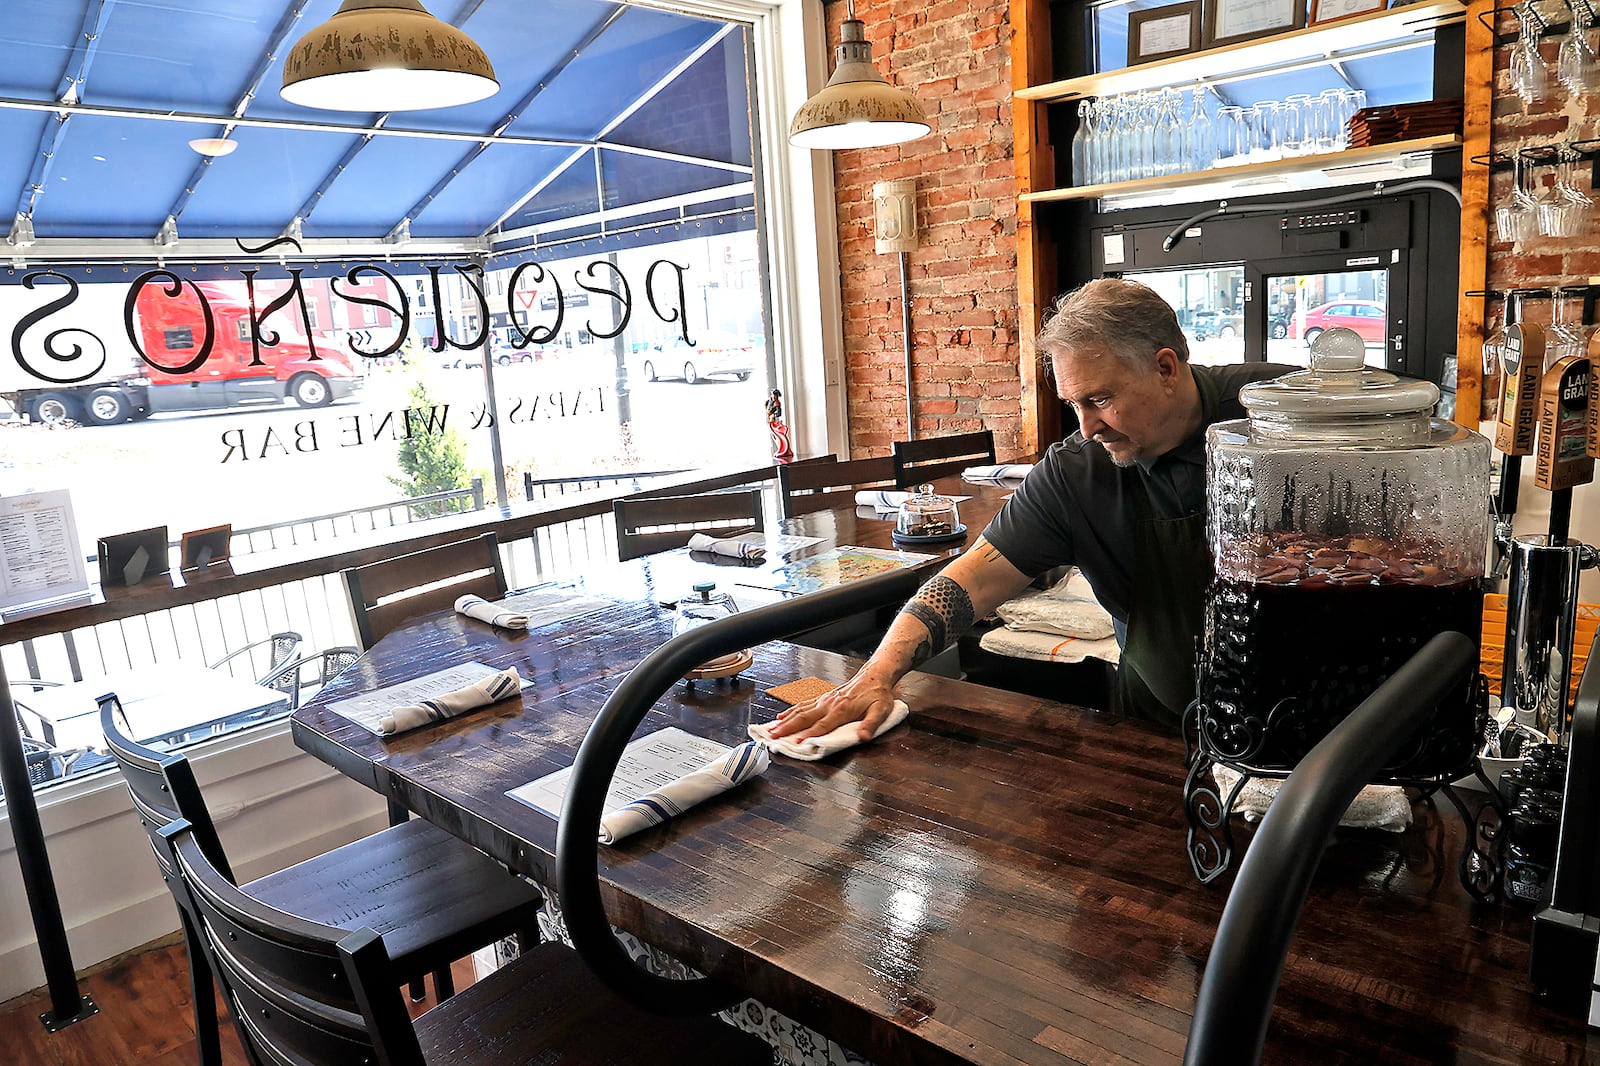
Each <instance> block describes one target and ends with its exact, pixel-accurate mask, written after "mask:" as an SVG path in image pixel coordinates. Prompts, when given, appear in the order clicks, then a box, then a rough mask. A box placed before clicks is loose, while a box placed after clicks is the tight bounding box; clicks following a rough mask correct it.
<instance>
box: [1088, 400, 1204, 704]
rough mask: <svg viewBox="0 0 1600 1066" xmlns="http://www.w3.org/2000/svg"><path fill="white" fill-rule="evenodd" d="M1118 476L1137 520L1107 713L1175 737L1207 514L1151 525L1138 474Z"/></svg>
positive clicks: (1191, 670) (1196, 630)
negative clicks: (1124, 627) (1128, 597)
mask: <svg viewBox="0 0 1600 1066" xmlns="http://www.w3.org/2000/svg"><path fill="white" fill-rule="evenodd" d="M1201 389H1202V398H1203V399H1202V402H1203V403H1204V402H1205V401H1206V400H1207V399H1209V403H1207V404H1206V408H1205V409H1206V410H1207V411H1211V410H1215V406H1216V399H1215V397H1214V396H1212V397H1207V396H1206V390H1205V387H1204V386H1203V385H1202V386H1201ZM1123 476H1124V477H1125V478H1127V479H1128V480H1127V483H1128V487H1129V495H1130V496H1131V497H1132V502H1133V513H1134V519H1135V531H1134V556H1133V600H1132V602H1131V603H1130V604H1129V608H1128V638H1127V641H1126V643H1124V645H1123V648H1122V662H1121V665H1120V666H1119V667H1118V668H1117V690H1116V692H1115V693H1113V695H1112V701H1111V706H1112V708H1113V709H1114V710H1116V711H1117V712H1118V713H1120V714H1127V715H1132V716H1134V717H1137V718H1146V719H1150V720H1152V721H1157V722H1161V723H1163V724H1165V725H1168V726H1171V727H1172V729H1173V730H1174V731H1176V730H1177V729H1178V727H1179V726H1180V725H1181V723H1182V721H1183V710H1184V708H1185V707H1187V706H1188V705H1189V701H1190V700H1192V699H1194V697H1195V642H1196V641H1197V640H1198V639H1199V637H1200V629H1201V623H1202V618H1203V611H1204V605H1205V590H1206V586H1207V585H1209V584H1210V582H1211V573H1212V571H1211V553H1210V551H1209V549H1208V548H1207V547H1206V515H1205V509H1204V508H1203V507H1202V508H1201V510H1200V511H1199V512H1197V513H1195V514H1192V515H1188V516H1186V517H1183V518H1156V517H1154V516H1153V515H1152V513H1151V510H1150V494H1149V493H1148V492H1146V491H1145V487H1144V478H1143V476H1142V475H1141V474H1140V472H1139V471H1138V470H1136V469H1131V468H1130V469H1128V470H1125V471H1124V472H1123Z"/></svg>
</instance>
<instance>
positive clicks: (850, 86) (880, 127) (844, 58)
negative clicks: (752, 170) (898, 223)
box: [789, 0, 933, 149]
mask: <svg viewBox="0 0 1600 1066" xmlns="http://www.w3.org/2000/svg"><path fill="white" fill-rule="evenodd" d="M839 38H840V39H839V51H838V59H837V61H836V64H835V66H834V68H833V77H831V78H829V79H828V84H827V85H824V86H823V87H822V90H821V91H820V92H818V93H817V94H816V95H815V96H813V97H812V98H811V99H809V100H807V101H806V102H805V103H803V104H801V105H800V109H799V110H798V111H796V112H795V113H794V118H793V119H791V120H790V122H789V143H790V144H792V145H794V146H795V147H796V148H824V149H825V148H880V147H882V146H884V145H888V144H903V143H904V142H906V141H911V140H915V139H916V138H918V137H922V136H925V135H926V134H927V133H928V132H929V131H930V130H931V129H932V128H933V127H932V126H930V125H928V118H927V116H926V115H925V114H924V113H923V110H922V105H921V104H920V103H918V102H917V98H916V97H914V96H912V95H911V94H910V93H908V92H905V91H903V90H900V89H896V88H895V87H894V86H892V85H890V84H889V83H888V82H886V81H884V80H883V75H882V74H879V73H878V68H877V67H875V66H873V65H872V45H871V44H869V43H868V42H867V27H866V23H864V22H862V21H861V20H860V19H858V18H856V4H855V0H850V4H849V10H848V13H847V14H846V17H845V20H844V26H843V27H842V28H841V31H840V34H839Z"/></svg>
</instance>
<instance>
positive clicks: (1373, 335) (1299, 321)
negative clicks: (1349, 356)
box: [1289, 300, 1389, 344]
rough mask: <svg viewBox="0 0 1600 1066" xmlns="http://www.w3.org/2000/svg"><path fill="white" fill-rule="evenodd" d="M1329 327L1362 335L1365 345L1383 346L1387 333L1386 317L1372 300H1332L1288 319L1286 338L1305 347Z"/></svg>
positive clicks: (1387, 317) (1381, 306)
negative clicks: (1348, 329)
mask: <svg viewBox="0 0 1600 1066" xmlns="http://www.w3.org/2000/svg"><path fill="white" fill-rule="evenodd" d="M1332 326H1346V327H1348V328H1350V329H1353V330H1355V331H1356V332H1357V333H1359V334H1361V339H1362V340H1364V341H1366V342H1367V343H1368V344H1382V343H1384V341H1385V340H1386V339H1387V337H1388V333H1389V314H1388V311H1387V309H1386V308H1385V307H1384V305H1383V304H1381V303H1378V302H1377V301H1375V300H1335V301H1333V302H1331V303H1325V304H1322V305H1320V306H1318V307H1313V308H1311V309H1309V310H1306V311H1296V312H1295V313H1294V317H1293V318H1292V319H1290V320H1289V336H1291V337H1300V338H1302V339H1304V340H1305V342H1306V343H1307V344H1310V343H1311V342H1312V341H1314V340H1316V339H1317V337H1318V336H1320V335H1321V334H1322V331H1323V330H1325V329H1328V328H1330V327H1332Z"/></svg>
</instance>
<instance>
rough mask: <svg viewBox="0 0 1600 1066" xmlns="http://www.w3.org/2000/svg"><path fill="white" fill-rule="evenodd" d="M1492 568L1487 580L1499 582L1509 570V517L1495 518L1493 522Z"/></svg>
mask: <svg viewBox="0 0 1600 1066" xmlns="http://www.w3.org/2000/svg"><path fill="white" fill-rule="evenodd" d="M1494 549H1495V563H1494V568H1493V569H1492V570H1490V571H1489V580H1490V581H1493V582H1500V581H1504V580H1505V579H1506V575H1507V574H1509V573H1510V572H1511V519H1510V518H1498V517H1497V518H1496V519H1495V522H1494Z"/></svg>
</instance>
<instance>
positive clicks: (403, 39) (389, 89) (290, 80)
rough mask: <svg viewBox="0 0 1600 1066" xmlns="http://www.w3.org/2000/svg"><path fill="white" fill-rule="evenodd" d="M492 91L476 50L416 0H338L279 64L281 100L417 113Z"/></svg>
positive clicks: (490, 72) (490, 75)
mask: <svg viewBox="0 0 1600 1066" xmlns="http://www.w3.org/2000/svg"><path fill="white" fill-rule="evenodd" d="M499 91H500V83H499V82H498V81H497V80H496V79H495V76H494V67H493V66H492V65H491V64H490V63H489V57H488V56H486V55H484V54H483V49H482V48H479V47H478V45H477V43H476V42H474V41H473V40H472V38H470V37H468V36H467V35H466V34H465V33H462V32H461V31H460V30H458V29H456V28H455V27H454V26H451V25H449V24H448V23H444V22H440V21H439V20H438V19H436V18H434V17H433V16H432V15H430V14H429V13H428V11H427V9H426V8H424V7H423V6H422V4H421V2H420V0H344V3H343V4H341V5H339V10H338V11H337V12H335V13H334V16H333V17H332V18H330V19H329V20H328V21H327V22H324V23H323V24H322V25H320V26H318V27H316V28H315V29H313V30H311V32H309V33H307V34H306V35H305V36H304V37H302V38H300V40H298V41H296V42H295V44H294V47H293V48H291V49H289V52H288V54H287V55H286V56H285V58H284V63H283V98H284V99H285V100H287V101H289V102H290V103H291V104H299V105H300V106H301V107H319V108H326V109H328V110H331V111H421V110H424V109H427V108H432V107H453V106H455V105H457V104H470V103H472V102H473V101H474V100H482V99H483V98H485V97H487V96H492V95H494V94H495V93H497V92H499Z"/></svg>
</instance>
